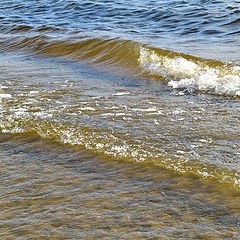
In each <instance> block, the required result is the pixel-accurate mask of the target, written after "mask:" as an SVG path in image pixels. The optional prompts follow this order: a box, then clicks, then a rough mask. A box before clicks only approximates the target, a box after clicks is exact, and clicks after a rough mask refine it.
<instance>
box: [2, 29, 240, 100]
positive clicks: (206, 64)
mask: <svg viewBox="0 0 240 240" xmlns="http://www.w3.org/2000/svg"><path fill="white" fill-rule="evenodd" d="M42 29H43V28H41V30H42ZM19 31H20V33H22V28H20V30H19ZM0 43H1V48H2V49H3V50H4V51H16V50H24V51H28V52H29V51H30V52H32V53H34V54H43V55H47V56H54V57H62V58H65V59H70V60H74V61H87V62H89V63H94V64H104V65H105V66H109V67H114V68H115V69H116V68H119V69H121V70H123V69H124V71H127V72H132V73H134V74H135V75H138V76H144V77H154V78H157V79H159V80H161V81H163V82H165V83H166V84H167V85H168V86H169V87H171V88H174V89H180V90H183V91H185V92H189V93H192V92H194V91H203V92H207V93H210V94H217V95H227V96H236V97H239V96H240V65H239V64H238V63H236V62H235V63H229V64H226V63H223V62H220V61H214V60H209V59H202V58H197V57H194V56H191V55H186V54H183V53H176V52H173V51H168V50H163V49H157V48H151V47H149V46H147V45H145V44H143V43H139V42H134V41H131V40H122V39H120V38H107V37H106V38H92V37H91V38H90V37H87V36H80V34H79V33H77V34H75V35H74V34H72V35H71V37H66V36H65V37H64V36H58V35H56V34H55V35H54V36H51V35H49V34H48V35H43V34H41V35H39V34H37V35H34V36H24V37H23V36H22V35H21V34H20V36H17V35H16V34H15V35H14V37H11V38H10V39H9V38H7V39H5V38H2V39H1V41H0Z"/></svg>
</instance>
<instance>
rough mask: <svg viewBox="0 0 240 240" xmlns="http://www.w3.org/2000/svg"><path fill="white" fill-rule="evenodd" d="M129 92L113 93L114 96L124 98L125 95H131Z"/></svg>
mask: <svg viewBox="0 0 240 240" xmlns="http://www.w3.org/2000/svg"><path fill="white" fill-rule="evenodd" d="M129 94H130V93H129V92H118V93H113V94H112V96H123V95H129Z"/></svg>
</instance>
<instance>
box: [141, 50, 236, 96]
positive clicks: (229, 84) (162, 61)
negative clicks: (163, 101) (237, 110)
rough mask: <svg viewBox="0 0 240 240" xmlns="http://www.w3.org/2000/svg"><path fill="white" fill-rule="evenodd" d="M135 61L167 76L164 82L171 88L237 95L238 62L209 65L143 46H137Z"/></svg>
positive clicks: (142, 66) (160, 74)
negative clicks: (234, 64)
mask: <svg viewBox="0 0 240 240" xmlns="http://www.w3.org/2000/svg"><path fill="white" fill-rule="evenodd" d="M138 62H139V65H140V67H141V68H142V69H143V71H145V72H148V73H150V74H152V75H159V76H160V77H164V78H166V80H167V79H169V78H170V79H171V80H169V82H168V86H170V87H172V88H176V89H186V90H187V91H189V92H192V91H195V90H199V91H206V92H211V93H215V94H221V95H225V94H226V95H231V96H240V66H233V67H229V66H226V65H222V66H215V67H210V66H208V65H207V64H206V63H205V64H204V63H203V62H201V61H200V60H199V61H198V62H197V61H196V62H194V61H191V60H187V59H185V58H184V57H178V56H177V57H168V56H161V55H158V54H157V53H156V52H154V51H153V50H149V49H147V48H142V49H141V51H140V57H139V61H138Z"/></svg>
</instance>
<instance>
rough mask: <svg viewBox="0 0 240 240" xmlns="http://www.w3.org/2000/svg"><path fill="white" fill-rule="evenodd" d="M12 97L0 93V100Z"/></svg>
mask: <svg viewBox="0 0 240 240" xmlns="http://www.w3.org/2000/svg"><path fill="white" fill-rule="evenodd" d="M11 97H12V95H11V94H8V93H0V98H11Z"/></svg>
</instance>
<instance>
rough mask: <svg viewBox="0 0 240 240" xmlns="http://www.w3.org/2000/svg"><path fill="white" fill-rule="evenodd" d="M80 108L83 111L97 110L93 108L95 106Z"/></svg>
mask: <svg viewBox="0 0 240 240" xmlns="http://www.w3.org/2000/svg"><path fill="white" fill-rule="evenodd" d="M79 110H81V111H95V108H93V107H82V108H79Z"/></svg>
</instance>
